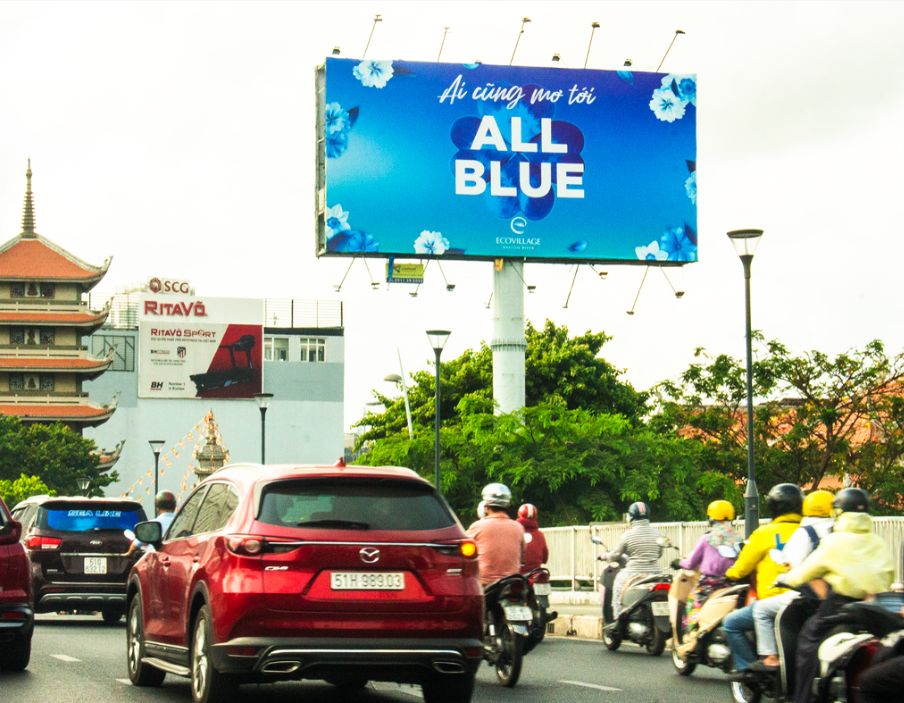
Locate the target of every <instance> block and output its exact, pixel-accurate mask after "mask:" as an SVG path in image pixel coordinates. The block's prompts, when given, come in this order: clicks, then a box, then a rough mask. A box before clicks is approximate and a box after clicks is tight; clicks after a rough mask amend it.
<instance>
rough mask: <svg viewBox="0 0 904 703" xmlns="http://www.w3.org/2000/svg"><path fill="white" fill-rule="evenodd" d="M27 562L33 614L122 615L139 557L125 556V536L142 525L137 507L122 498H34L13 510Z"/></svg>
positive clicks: (112, 617) (113, 619)
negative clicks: (26, 554) (20, 529)
mask: <svg viewBox="0 0 904 703" xmlns="http://www.w3.org/2000/svg"><path fill="white" fill-rule="evenodd" d="M12 512H13V518H14V519H15V520H18V521H19V522H21V523H22V541H23V542H24V544H25V549H26V550H27V551H28V557H29V559H30V560H31V579H32V586H33V591H34V606H35V612H38V613H47V612H56V611H71V610H78V611H80V612H86V611H87V612H98V611H100V613H101V614H102V615H103V618H104V620H105V621H106V622H116V621H118V620H119V619H120V618H121V617H122V615H123V614H124V613H125V607H126V579H127V578H128V575H129V570H130V569H131V568H132V565H133V564H134V563H135V562H136V561H137V560H138V558H139V557H140V556H141V552H140V551H138V552H135V553H133V554H132V555H131V556H128V557H126V556H124V554H125V552H126V551H127V550H128V548H129V545H130V540H129V539H128V538H127V537H126V536H125V534H124V530H127V529H128V530H131V529H133V528H134V527H135V523H138V522H141V521H142V520H146V519H147V516H146V515H145V512H144V509H143V508H142V507H141V503H139V502H138V501H135V500H130V499H124V498H83V497H72V498H61V497H49V496H34V497H32V498H28V499H26V500H24V501H22V502H21V503H19V504H18V505H16V506H15V507H14V508H13V511H12Z"/></svg>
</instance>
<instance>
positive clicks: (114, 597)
mask: <svg viewBox="0 0 904 703" xmlns="http://www.w3.org/2000/svg"><path fill="white" fill-rule="evenodd" d="M105 608H121V609H122V610H123V611H124V610H125V608H126V594H125V587H123V589H122V590H119V591H117V592H95V591H83V590H78V591H71V592H61V593H44V594H41V595H40V596H38V597H36V598H35V611H36V612H38V613H49V612H55V611H57V610H103V609H105Z"/></svg>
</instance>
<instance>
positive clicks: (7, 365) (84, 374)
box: [0, 160, 116, 434]
mask: <svg viewBox="0 0 904 703" xmlns="http://www.w3.org/2000/svg"><path fill="white" fill-rule="evenodd" d="M25 176H26V188H25V207H24V211H23V214H22V231H21V232H20V233H19V235H18V236H17V237H14V238H13V239H11V240H9V241H8V242H6V243H4V244H0V414H2V415H15V416H17V417H19V418H21V420H22V421H23V422H25V423H34V422H41V423H49V422H61V423H63V424H65V425H67V426H68V427H70V428H71V429H73V430H75V431H76V432H78V433H79V434H81V432H82V430H83V429H84V428H85V427H96V426H97V425H100V424H102V423H104V422H106V420H108V419H109V418H110V416H111V415H112V414H113V411H114V410H115V409H116V399H115V398H114V399H113V400H112V401H111V402H109V403H106V404H96V403H92V402H91V401H89V400H88V394H87V393H86V392H83V391H82V384H83V382H84V381H86V380H91V379H94V378H97V377H98V376H100V375H101V374H102V373H103V372H104V371H106V370H107V369H108V368H109V367H110V365H111V364H112V363H113V357H112V355H111V356H110V357H108V358H97V357H94V356H91V355H90V354H89V353H88V351H87V348H86V347H85V346H83V344H82V337H84V336H86V335H90V334H91V333H92V332H94V331H95V330H97V329H98V328H99V327H100V326H101V325H103V323H104V320H106V319H107V315H108V313H109V308H106V309H104V310H101V311H94V310H90V309H89V308H88V304H87V303H86V302H85V301H84V300H83V296H84V294H85V293H87V292H88V291H90V290H91V289H92V288H93V287H94V286H95V285H97V283H98V282H99V281H100V280H101V279H102V278H103V277H104V275H105V274H106V273H107V269H108V268H109V266H110V259H109V258H108V259H107V260H106V261H105V262H104V263H103V265H102V266H92V265H91V264H88V263H85V262H84V261H82V260H81V259H79V258H78V257H76V256H73V255H72V254H70V253H69V252H67V251H66V250H65V249H63V248H61V247H59V246H57V245H56V244H54V243H53V242H51V241H50V240H48V239H46V238H45V237H43V236H41V235H40V234H38V233H37V232H36V231H35V208H34V196H33V195H32V192H31V161H30V160H29V162H28V170H27V171H26V173H25Z"/></svg>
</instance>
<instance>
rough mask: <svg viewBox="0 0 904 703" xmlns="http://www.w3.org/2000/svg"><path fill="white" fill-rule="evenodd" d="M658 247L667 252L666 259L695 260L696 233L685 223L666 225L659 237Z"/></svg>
mask: <svg viewBox="0 0 904 703" xmlns="http://www.w3.org/2000/svg"><path fill="white" fill-rule="evenodd" d="M659 248H660V249H661V250H663V251H665V252H666V253H667V255H668V261H696V260H697V233H696V232H695V231H694V229H693V228H692V227H691V226H690V225H688V224H687V223H685V224H684V225H683V226H679V227H666V229H665V231H664V232H663V233H662V236H661V237H660V238H659Z"/></svg>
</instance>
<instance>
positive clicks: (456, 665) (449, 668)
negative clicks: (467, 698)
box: [433, 659, 465, 674]
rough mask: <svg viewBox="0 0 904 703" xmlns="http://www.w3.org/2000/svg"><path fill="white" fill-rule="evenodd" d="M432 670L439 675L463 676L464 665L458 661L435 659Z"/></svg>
mask: <svg viewBox="0 0 904 703" xmlns="http://www.w3.org/2000/svg"><path fill="white" fill-rule="evenodd" d="M433 668H434V669H436V671H438V672H439V673H440V674H463V673H465V665H464V664H462V663H461V662H458V661H448V660H446V659H437V660H434V662H433Z"/></svg>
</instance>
